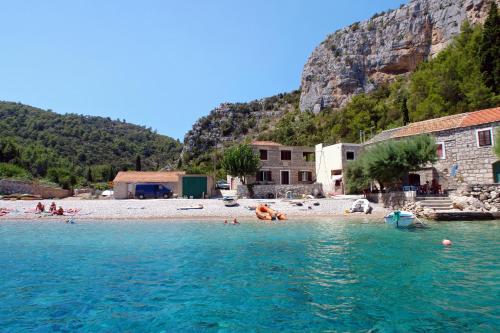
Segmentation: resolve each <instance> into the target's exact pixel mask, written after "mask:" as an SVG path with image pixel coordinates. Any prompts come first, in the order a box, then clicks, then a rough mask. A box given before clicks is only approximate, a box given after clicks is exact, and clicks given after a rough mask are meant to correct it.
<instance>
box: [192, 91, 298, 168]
mask: <svg viewBox="0 0 500 333" xmlns="http://www.w3.org/2000/svg"><path fill="white" fill-rule="evenodd" d="M299 95H300V92H299V91H298V90H297V91H293V92H291V93H283V94H278V95H276V96H272V97H268V98H264V99H261V100H256V101H252V102H248V103H223V104H221V105H220V106H219V107H217V108H215V109H213V110H212V111H211V112H210V113H209V114H208V115H207V116H205V117H202V118H200V119H198V120H197V121H196V122H195V123H194V124H193V126H192V128H191V130H189V131H188V132H187V133H186V135H185V136H184V147H183V151H182V156H183V159H185V160H191V159H193V158H197V157H200V156H201V155H203V154H206V153H209V152H210V151H212V150H213V149H217V148H222V147H224V146H226V145H231V144H234V143H236V142H241V141H244V140H245V139H255V138H257V136H258V135H259V134H261V133H263V132H265V131H266V130H268V129H269V128H272V127H273V126H274V124H275V123H276V122H277V121H278V120H279V119H280V118H281V117H282V116H283V114H285V113H286V112H288V111H291V110H293V109H294V108H295V107H296V105H297V104H298V101H299Z"/></svg>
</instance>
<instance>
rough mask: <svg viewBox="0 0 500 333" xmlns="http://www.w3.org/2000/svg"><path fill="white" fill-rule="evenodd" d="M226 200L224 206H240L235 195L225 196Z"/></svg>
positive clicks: (224, 199)
mask: <svg viewBox="0 0 500 333" xmlns="http://www.w3.org/2000/svg"><path fill="white" fill-rule="evenodd" d="M222 201H223V202H224V206H226V207H235V206H238V202H237V201H236V198H233V197H225V198H223V199H222Z"/></svg>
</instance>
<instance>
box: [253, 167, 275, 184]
mask: <svg viewBox="0 0 500 333" xmlns="http://www.w3.org/2000/svg"><path fill="white" fill-rule="evenodd" d="M272 180H273V179H272V174H271V171H269V170H260V171H259V172H257V181H258V182H270V181H272Z"/></svg>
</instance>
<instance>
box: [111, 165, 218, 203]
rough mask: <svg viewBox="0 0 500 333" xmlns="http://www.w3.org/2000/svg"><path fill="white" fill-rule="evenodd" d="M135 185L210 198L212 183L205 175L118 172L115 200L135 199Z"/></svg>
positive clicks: (180, 194)
mask: <svg viewBox="0 0 500 333" xmlns="http://www.w3.org/2000/svg"><path fill="white" fill-rule="evenodd" d="M137 184H158V185H163V186H166V187H168V188H169V189H170V190H172V192H173V193H174V194H176V195H177V196H179V197H186V198H194V199H200V198H206V197H210V196H212V193H213V188H214V182H213V178H212V177H211V176H207V175H186V173H185V172H184V171H120V172H118V174H117V175H116V177H115V179H114V180H113V189H114V197H115V199H127V198H135V186H136V185H137Z"/></svg>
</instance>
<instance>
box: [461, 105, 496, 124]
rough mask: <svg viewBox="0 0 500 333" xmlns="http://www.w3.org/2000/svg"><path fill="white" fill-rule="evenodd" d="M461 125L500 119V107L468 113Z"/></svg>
mask: <svg viewBox="0 0 500 333" xmlns="http://www.w3.org/2000/svg"><path fill="white" fill-rule="evenodd" d="M466 115H467V116H466V117H465V118H464V120H463V121H462V124H461V126H460V127H469V126H476V125H482V124H489V123H494V122H497V121H500V107H497V108H492V109H486V110H481V111H476V112H469V113H466Z"/></svg>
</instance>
